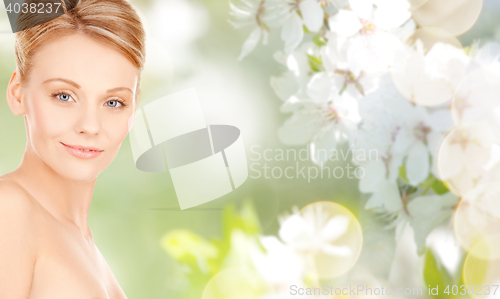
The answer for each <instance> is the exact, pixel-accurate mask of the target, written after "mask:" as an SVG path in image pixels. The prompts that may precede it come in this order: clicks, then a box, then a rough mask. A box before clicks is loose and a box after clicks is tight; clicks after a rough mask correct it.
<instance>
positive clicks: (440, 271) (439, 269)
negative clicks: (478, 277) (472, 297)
mask: <svg viewBox="0 0 500 299" xmlns="http://www.w3.org/2000/svg"><path fill="white" fill-rule="evenodd" d="M424 280H425V284H426V285H427V286H430V288H431V290H432V289H436V288H437V294H436V292H434V294H435V295H431V296H432V297H434V298H443V299H445V298H456V296H453V295H452V294H450V295H448V294H445V293H444V290H445V289H446V287H447V286H449V285H453V280H452V278H451V276H450V274H449V273H448V271H446V269H445V268H444V267H443V266H442V265H441V263H440V261H438V260H437V259H436V257H435V256H434V253H433V252H432V250H430V249H428V250H427V252H426V253H425V265H424Z"/></svg>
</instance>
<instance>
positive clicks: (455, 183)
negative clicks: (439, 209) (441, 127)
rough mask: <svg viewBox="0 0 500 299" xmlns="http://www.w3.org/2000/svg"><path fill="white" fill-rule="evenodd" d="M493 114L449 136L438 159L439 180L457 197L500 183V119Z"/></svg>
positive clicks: (460, 128) (459, 128)
mask: <svg viewBox="0 0 500 299" xmlns="http://www.w3.org/2000/svg"><path fill="white" fill-rule="evenodd" d="M496 114H497V113H491V114H489V115H487V116H485V117H483V118H481V119H480V120H476V121H475V122H474V123H472V124H471V125H469V126H467V127H457V128H455V129H454V130H453V131H451V133H449V134H448V136H446V138H445V140H444V141H443V143H442V145H441V148H440V150H439V155H438V169H439V175H440V178H441V179H442V180H443V181H444V182H445V183H446V184H447V186H448V188H449V189H450V190H451V191H452V192H453V193H454V194H456V195H458V196H464V195H465V194H467V192H469V191H470V190H472V189H473V188H474V187H476V186H479V185H480V184H483V183H488V182H500V163H499V162H500V146H499V145H498V144H499V143H500V124H499V120H500V118H499V117H498V116H497V115H496Z"/></svg>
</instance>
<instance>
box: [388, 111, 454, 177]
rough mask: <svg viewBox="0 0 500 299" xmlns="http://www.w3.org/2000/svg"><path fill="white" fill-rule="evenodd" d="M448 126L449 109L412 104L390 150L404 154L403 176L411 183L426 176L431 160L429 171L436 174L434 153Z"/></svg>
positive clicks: (449, 124)
mask: <svg viewBox="0 0 500 299" xmlns="http://www.w3.org/2000/svg"><path fill="white" fill-rule="evenodd" d="M452 129H453V121H452V119H451V112H450V110H449V109H439V110H436V111H433V112H429V111H428V110H427V109H426V108H425V107H422V106H416V107H414V109H413V112H411V113H410V114H408V115H407V117H406V119H405V122H404V123H402V125H401V127H400V130H399V131H398V133H397V134H396V138H395V140H394V144H393V146H392V147H391V151H392V153H394V154H396V155H397V154H403V155H407V158H406V177H407V179H408V181H409V183H410V184H411V185H413V186H417V185H418V184H420V183H422V182H423V181H424V180H425V179H426V178H427V177H428V176H429V173H430V171H431V167H430V165H431V160H432V162H433V163H432V165H433V167H432V173H433V174H434V175H435V176H436V177H439V174H438V171H437V154H438V152H439V148H440V146H441V143H442V142H443V141H444V138H445V136H446V134H448V133H449V132H450V131H451V130H452ZM430 155H432V156H433V158H431V156H430Z"/></svg>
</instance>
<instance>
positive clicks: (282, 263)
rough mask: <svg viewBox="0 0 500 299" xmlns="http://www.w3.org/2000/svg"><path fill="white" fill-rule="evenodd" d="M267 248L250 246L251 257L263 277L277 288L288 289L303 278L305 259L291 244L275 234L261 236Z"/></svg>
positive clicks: (262, 242)
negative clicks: (284, 242) (286, 243)
mask: <svg viewBox="0 0 500 299" xmlns="http://www.w3.org/2000/svg"><path fill="white" fill-rule="evenodd" d="M260 242H261V244H262V246H263V247H264V249H265V252H263V251H262V250H261V249H260V248H259V247H257V246H253V247H251V248H250V257H251V259H252V261H253V263H254V266H255V268H256V269H257V270H258V271H259V272H260V274H261V275H262V277H263V278H264V279H265V280H266V281H267V282H269V283H271V284H272V285H274V286H275V287H277V288H284V289H287V288H288V287H289V285H290V284H293V283H297V282H298V281H302V280H303V275H304V263H303V259H302V258H301V257H300V255H298V254H297V253H296V252H295V251H294V249H293V248H292V247H290V246H286V245H285V244H283V243H282V242H281V241H280V240H279V239H278V238H276V237H274V236H265V237H261V238H260Z"/></svg>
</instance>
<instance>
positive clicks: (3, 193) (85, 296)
mask: <svg viewBox="0 0 500 299" xmlns="http://www.w3.org/2000/svg"><path fill="white" fill-rule="evenodd" d="M139 75H140V71H139V70H138V69H137V67H135V66H134V65H133V64H132V63H131V62H130V61H129V60H127V59H126V57H125V56H124V55H122V54H121V53H120V52H118V51H117V50H116V49H114V48H112V47H110V46H108V45H106V44H103V43H100V42H98V41H96V40H94V39H91V38H89V37H86V36H84V35H81V34H73V35H69V36H63V37H57V38H55V39H51V40H50V41H49V42H47V43H45V44H44V45H43V46H41V47H40V48H39V49H38V50H37V52H36V54H35V56H34V60H33V65H32V68H31V70H30V74H29V76H28V78H27V81H26V82H24V84H21V81H20V76H19V72H18V71H17V70H16V71H15V72H14V73H13V75H12V77H11V80H10V82H9V86H8V90H7V101H8V104H9V107H10V108H11V110H12V112H13V113H14V114H15V115H20V116H23V117H24V120H25V126H26V134H27V145H26V150H25V153H24V156H23V159H22V162H21V164H20V165H19V167H18V168H17V169H16V170H15V171H13V172H11V173H9V174H6V175H4V176H1V177H0V298H4V299H18V298H29V299H67V298H74V299H79V298H81V299H104V298H110V299H121V298H126V296H125V294H124V293H123V291H122V290H121V288H120V286H119V285H118V283H117V281H116V279H115V277H114V276H113V274H112V272H111V270H110V269H109V267H108V266H107V264H106V262H105V260H104V258H103V256H102V255H101V253H100V252H99V250H98V249H97V247H96V245H95V244H94V240H93V237H92V232H91V230H90V228H89V226H88V224H87V219H88V213H89V207H90V203H91V199H92V194H93V191H94V186H95V183H96V179H97V176H98V175H99V174H100V173H101V172H102V171H103V170H104V169H105V168H106V167H107V166H108V165H109V164H110V163H111V161H112V160H113V159H114V157H115V156H116V154H117V153H118V151H119V149H120V145H121V143H122V142H123V140H124V139H125V137H126V135H127V133H128V131H129V127H130V125H129V120H130V119H132V118H133V115H134V113H135V109H136V106H135V104H136V94H137V92H138V91H137V85H138V81H139ZM82 149H84V150H83V151H82Z"/></svg>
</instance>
